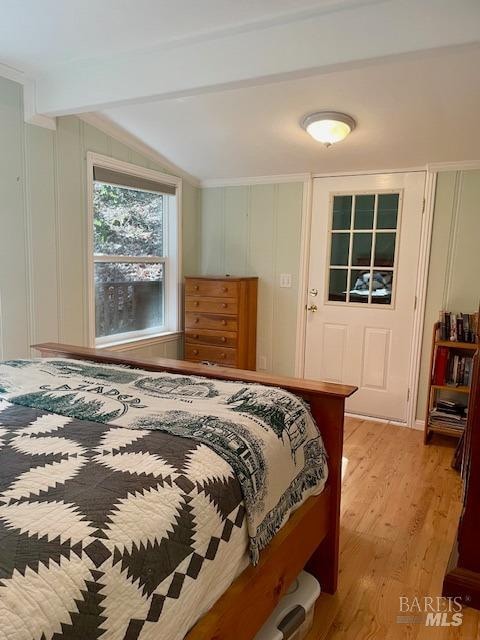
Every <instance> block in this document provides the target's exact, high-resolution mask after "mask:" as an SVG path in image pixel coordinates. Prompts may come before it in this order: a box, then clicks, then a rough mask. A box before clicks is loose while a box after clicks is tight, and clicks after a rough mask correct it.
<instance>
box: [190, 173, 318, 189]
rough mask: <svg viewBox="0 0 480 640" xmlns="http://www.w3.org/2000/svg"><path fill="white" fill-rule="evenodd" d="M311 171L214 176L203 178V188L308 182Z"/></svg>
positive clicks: (201, 184)
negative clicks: (226, 176) (248, 175)
mask: <svg viewBox="0 0 480 640" xmlns="http://www.w3.org/2000/svg"><path fill="white" fill-rule="evenodd" d="M311 177H312V176H311V174H310V173H286V174H280V175H271V176H250V177H246V178H213V179H208V180H202V181H201V183H200V186H201V187H202V188H203V189H208V188H211V187H243V186H250V185H255V184H280V183H282V182H306V181H307V180H310V179H311Z"/></svg>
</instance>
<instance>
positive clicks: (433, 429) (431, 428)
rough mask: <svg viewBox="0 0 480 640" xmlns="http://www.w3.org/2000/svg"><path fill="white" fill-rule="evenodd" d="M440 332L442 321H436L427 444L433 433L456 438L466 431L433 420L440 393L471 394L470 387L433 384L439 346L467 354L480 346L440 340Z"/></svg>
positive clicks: (428, 408)
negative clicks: (432, 412) (431, 416)
mask: <svg viewBox="0 0 480 640" xmlns="http://www.w3.org/2000/svg"><path fill="white" fill-rule="evenodd" d="M439 333H440V323H439V322H436V323H435V325H434V327H433V338H432V351H431V355H430V380H429V386H428V402H427V414H426V416H425V433H424V441H425V444H427V442H428V441H429V439H430V437H431V435H432V433H439V434H442V435H446V436H452V437H454V438H460V437H461V436H462V434H463V431H464V430H463V429H455V428H454V427H448V426H446V425H442V424H438V423H436V422H435V420H432V419H431V418H430V412H431V411H432V409H433V407H434V406H435V404H436V401H437V396H438V394H439V393H442V392H445V391H447V392H449V393H459V394H463V395H467V396H468V395H469V394H470V387H465V386H455V385H449V384H441V385H439V384H433V374H434V369H435V366H434V365H435V362H436V357H437V349H438V347H446V348H447V349H452V350H455V351H458V352H460V353H464V354H465V353H467V352H476V351H477V350H478V348H479V346H480V345H479V344H478V343H471V342H451V341H449V340H440V339H439V338H438V336H439ZM467 401H468V399H467Z"/></svg>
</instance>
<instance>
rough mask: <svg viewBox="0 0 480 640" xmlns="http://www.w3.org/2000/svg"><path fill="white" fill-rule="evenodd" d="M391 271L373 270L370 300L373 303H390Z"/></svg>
mask: <svg viewBox="0 0 480 640" xmlns="http://www.w3.org/2000/svg"><path fill="white" fill-rule="evenodd" d="M392 286H393V271H374V272H373V283H372V288H373V291H372V302H373V303H374V304H391V303H392Z"/></svg>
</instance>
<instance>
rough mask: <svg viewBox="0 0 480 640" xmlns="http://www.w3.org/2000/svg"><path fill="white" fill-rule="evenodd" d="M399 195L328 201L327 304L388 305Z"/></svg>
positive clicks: (378, 195) (335, 198)
mask: <svg viewBox="0 0 480 640" xmlns="http://www.w3.org/2000/svg"><path fill="white" fill-rule="evenodd" d="M400 200H401V198H400V193H391V192H388V193H368V194H364V193H362V194H347V195H344V194H339V195H335V196H333V200H332V211H331V226H330V230H329V232H330V256H329V270H328V300H329V301H330V302H343V303H354V304H369V305H372V304H382V305H391V304H392V295H393V290H394V282H395V266H396V265H395V256H396V244H397V230H398V222H399V212H400Z"/></svg>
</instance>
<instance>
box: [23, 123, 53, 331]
mask: <svg viewBox="0 0 480 640" xmlns="http://www.w3.org/2000/svg"><path fill="white" fill-rule="evenodd" d="M54 135H55V133H54V132H53V131H51V130H49V129H44V128H42V127H35V126H32V125H26V127H25V140H26V144H25V150H26V154H25V155H26V182H27V207H26V209H27V216H28V220H29V227H30V235H29V255H30V261H29V267H30V278H29V282H30V287H29V289H30V293H29V298H30V306H31V313H30V317H31V323H32V326H31V331H30V334H31V335H30V340H31V342H32V343H34V342H41V341H49V340H52V341H55V340H58V339H59V328H58V314H57V307H58V304H59V298H58V270H57V242H56V234H55V232H53V231H54V230H55V226H56V202H55V166H54V165H55V158H54Z"/></svg>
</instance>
